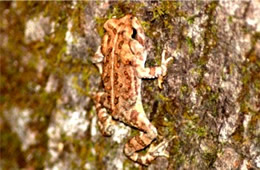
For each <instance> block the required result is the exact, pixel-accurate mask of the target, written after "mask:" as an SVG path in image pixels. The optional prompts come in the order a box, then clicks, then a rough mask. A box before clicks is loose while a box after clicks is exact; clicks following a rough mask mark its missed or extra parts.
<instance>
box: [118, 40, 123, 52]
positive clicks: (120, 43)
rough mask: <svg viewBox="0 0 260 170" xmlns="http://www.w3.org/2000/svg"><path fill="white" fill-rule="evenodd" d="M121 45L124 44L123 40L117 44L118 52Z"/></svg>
mask: <svg viewBox="0 0 260 170" xmlns="http://www.w3.org/2000/svg"><path fill="white" fill-rule="evenodd" d="M123 44H124V40H122V41H120V42H119V43H118V49H119V50H121V49H122V46H123Z"/></svg>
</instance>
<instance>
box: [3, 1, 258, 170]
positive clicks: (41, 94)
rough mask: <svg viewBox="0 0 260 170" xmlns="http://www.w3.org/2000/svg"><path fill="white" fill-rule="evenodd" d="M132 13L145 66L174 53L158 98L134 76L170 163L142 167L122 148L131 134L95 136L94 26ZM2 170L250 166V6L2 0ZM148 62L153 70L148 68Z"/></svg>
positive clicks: (253, 51) (254, 95) (254, 137)
mask: <svg viewBox="0 0 260 170" xmlns="http://www.w3.org/2000/svg"><path fill="white" fill-rule="evenodd" d="M128 13H131V14H134V15H135V16H137V17H138V18H139V20H141V21H142V25H143V27H144V29H145V33H146V35H147V37H148V40H147V42H146V43H147V47H148V49H149V56H148V60H147V62H146V65H147V66H154V65H157V64H159V62H160V59H161V57H160V54H161V52H162V49H163V48H164V47H167V48H168V56H172V57H174V62H172V64H170V65H169V68H168V70H169V71H168V74H167V77H165V81H164V84H163V90H159V88H158V86H157V80H144V84H143V87H142V96H143V104H144V109H145V111H146V113H147V115H148V117H149V118H150V120H151V121H152V123H153V124H154V125H155V126H156V127H157V129H158V131H159V135H160V137H161V138H171V137H172V136H178V138H176V139H174V140H172V141H171V142H170V146H169V148H168V150H169V152H170V158H169V159H166V158H158V159H156V161H154V162H153V163H152V164H151V165H150V166H149V167H141V166H140V165H138V164H135V163H133V162H131V161H129V160H128V159H127V158H126V157H125V155H124V154H123V146H124V144H125V143H126V142H127V139H129V138H130V136H131V135H134V134H135V133H137V132H138V131H136V130H134V129H131V128H130V127H127V126H125V125H124V124H122V123H119V124H118V127H117V130H116V133H115V135H114V136H112V137H110V138H106V137H103V136H102V135H101V134H100V132H99V130H98V128H97V124H96V122H97V116H96V112H95V108H94V107H93V101H92V100H91V93H92V92H96V91H99V90H101V89H102V85H101V82H100V75H99V73H98V70H97V68H96V67H95V66H94V65H93V64H92V63H91V62H90V57H91V56H92V55H93V54H94V52H95V50H96V49H97V47H98V45H99V44H100V39H101V37H102V35H103V34H104V30H103V23H104V22H105V21H106V20H107V19H109V18H111V17H113V16H116V17H121V16H123V15H125V14H128ZM0 15H1V17H0V18H1V21H0V37H1V38H0V54H1V58H0V61H1V63H0V64H1V65H0V69H1V75H0V76H1V77H0V89H1V95H0V102H1V103H0V154H1V156H0V157H1V159H0V167H1V169H21V168H25V169H55V168H56V169H94V170H95V169H109V170H110V169H150V170H152V169H217V170H227V169H230V170H231V169H243V170H246V169H258V168H260V141H259V139H260V114H259V112H260V40H259V39H260V17H259V16H260V1H259V0H252V1H249V0H248V1H243V0H241V1H236V0H235V1H198V2H189V1H185V2H182V1H169V2H168V1H163V2H156V1H153V2H148V1H142V2H115V1H114V2H92V1H88V2H75V1H74V2H66V3H65V2H62V3H61V2H1V3H0ZM157 61H158V62H157Z"/></svg>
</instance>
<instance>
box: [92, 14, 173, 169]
mask: <svg viewBox="0 0 260 170" xmlns="http://www.w3.org/2000/svg"><path fill="white" fill-rule="evenodd" d="M104 28H105V30H106V34H105V35H104V37H103V40H102V45H101V47H99V48H98V50H97V52H96V54H95V56H94V57H93V62H94V63H96V65H97V66H98V68H99V71H100V73H101V74H102V81H103V85H104V90H105V91H104V92H100V93H98V94H97V95H96V97H95V103H96V110H97V113H98V124H99V126H100V129H101V132H102V134H103V135H106V136H110V135H112V134H113V133H114V129H113V124H114V123H115V121H114V120H119V121H122V122H124V123H125V124H127V125H130V126H133V127H136V128H137V129H139V130H140V134H139V135H138V136H135V137H133V138H132V139H130V140H129V141H128V143H127V144H126V145H125V147H124V152H125V154H126V155H127V156H128V157H129V158H130V159H132V160H133V161H136V162H138V163H140V164H143V165H149V164H150V163H151V161H152V160H154V159H155V158H156V157H157V156H167V151H166V150H165V149H166V147H167V142H162V143H161V144H159V145H157V146H150V148H149V150H148V152H147V153H146V154H140V153H138V151H140V150H142V149H144V148H145V147H146V146H148V145H150V144H151V142H152V141H153V140H154V139H155V138H156V137H157V130H156V128H155V127H154V126H153V125H152V124H151V122H150V121H149V120H148V118H147V116H146V114H145V112H144V110H143V106H142V100H141V83H142V78H156V77H159V76H165V75H166V71H167V68H166V66H167V63H168V62H169V61H170V60H171V58H169V59H167V60H165V59H164V53H163V56H162V65H161V66H158V67H152V68H145V67H144V64H145V61H146V57H147V51H146V49H145V44H144V43H145V35H144V31H143V29H142V27H141V25H140V23H139V21H138V20H137V18H136V17H133V16H132V15H126V16H125V17H123V18H121V19H110V20H108V21H107V22H106V23H105V24H104ZM112 117H113V119H112Z"/></svg>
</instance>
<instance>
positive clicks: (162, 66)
mask: <svg viewBox="0 0 260 170" xmlns="http://www.w3.org/2000/svg"><path fill="white" fill-rule="evenodd" d="M165 52H166V50H163V53H162V60H161V68H162V75H161V76H159V78H158V86H159V88H160V89H161V88H162V83H163V77H164V76H165V75H166V73H167V64H168V63H169V62H170V61H171V60H173V57H170V58H167V59H166V60H165Z"/></svg>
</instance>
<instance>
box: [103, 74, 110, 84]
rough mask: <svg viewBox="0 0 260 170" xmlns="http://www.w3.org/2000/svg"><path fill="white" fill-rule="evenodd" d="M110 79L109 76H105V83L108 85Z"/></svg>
mask: <svg viewBox="0 0 260 170" xmlns="http://www.w3.org/2000/svg"><path fill="white" fill-rule="evenodd" d="M109 78H110V76H109V75H107V76H105V78H104V82H105V83H107V82H108V81H109Z"/></svg>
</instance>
